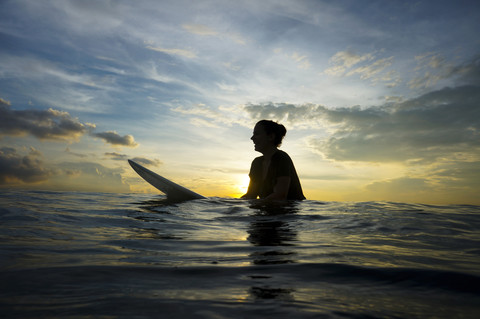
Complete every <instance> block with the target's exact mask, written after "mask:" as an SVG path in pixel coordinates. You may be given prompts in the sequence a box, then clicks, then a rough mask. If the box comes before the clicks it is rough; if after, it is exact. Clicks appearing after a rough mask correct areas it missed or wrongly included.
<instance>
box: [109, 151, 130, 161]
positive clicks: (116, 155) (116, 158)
mask: <svg viewBox="0 0 480 319" xmlns="http://www.w3.org/2000/svg"><path fill="white" fill-rule="evenodd" d="M105 156H107V157H108V158H110V159H112V160H114V161H126V160H127V159H128V156H127V155H126V154H119V153H117V152H107V153H105Z"/></svg>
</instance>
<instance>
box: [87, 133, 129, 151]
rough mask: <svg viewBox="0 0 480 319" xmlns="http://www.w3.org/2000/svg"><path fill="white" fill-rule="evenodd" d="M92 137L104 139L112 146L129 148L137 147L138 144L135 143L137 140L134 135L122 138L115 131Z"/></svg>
mask: <svg viewBox="0 0 480 319" xmlns="http://www.w3.org/2000/svg"><path fill="white" fill-rule="evenodd" d="M92 136H94V137H98V138H101V139H103V140H104V141H105V142H107V143H109V144H112V145H120V146H127V147H137V146H138V143H136V142H135V139H134V138H133V136H132V135H124V136H120V135H119V134H118V133H117V132H115V131H107V132H100V133H92Z"/></svg>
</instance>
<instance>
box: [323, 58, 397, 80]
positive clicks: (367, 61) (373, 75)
mask: <svg viewBox="0 0 480 319" xmlns="http://www.w3.org/2000/svg"><path fill="white" fill-rule="evenodd" d="M377 54H378V52H373V53H365V54H363V55H360V54H357V53H354V52H352V51H349V50H347V51H340V52H337V53H336V54H335V55H334V56H332V57H331V58H330V60H329V63H330V65H331V66H330V67H329V68H327V69H326V70H325V71H324V73H325V74H327V75H332V76H347V77H349V76H353V75H356V74H357V75H359V76H360V79H362V80H370V81H371V82H373V83H379V82H382V83H386V85H387V86H389V87H394V86H396V85H397V84H398V83H399V78H398V76H397V73H396V72H395V71H393V70H390V71H389V72H388V73H387V74H385V73H384V71H385V69H387V68H388V67H390V66H391V65H392V63H393V60H394V57H393V56H390V57H388V58H377V57H376V55H377Z"/></svg>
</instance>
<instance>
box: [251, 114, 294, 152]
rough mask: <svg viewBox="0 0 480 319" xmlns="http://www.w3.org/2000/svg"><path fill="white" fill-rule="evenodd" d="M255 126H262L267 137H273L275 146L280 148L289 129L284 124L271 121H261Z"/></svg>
mask: <svg viewBox="0 0 480 319" xmlns="http://www.w3.org/2000/svg"><path fill="white" fill-rule="evenodd" d="M255 126H261V127H262V128H263V130H264V131H265V133H266V134H267V135H272V136H273V140H272V141H273V144H274V146H275V147H279V146H280V145H281V144H282V140H283V138H284V137H285V134H287V129H286V128H285V126H283V125H282V124H278V123H277V122H274V121H270V120H261V121H259V122H257V124H256V125H255Z"/></svg>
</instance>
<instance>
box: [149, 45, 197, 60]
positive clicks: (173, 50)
mask: <svg viewBox="0 0 480 319" xmlns="http://www.w3.org/2000/svg"><path fill="white" fill-rule="evenodd" d="M146 48H147V49H149V50H153V51H157V52H161V53H165V54H170V55H178V56H182V57H185V58H189V59H193V58H195V57H197V55H196V54H195V52H193V51H191V50H187V49H176V48H160V47H153V46H150V45H149V46H147V47H146Z"/></svg>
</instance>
